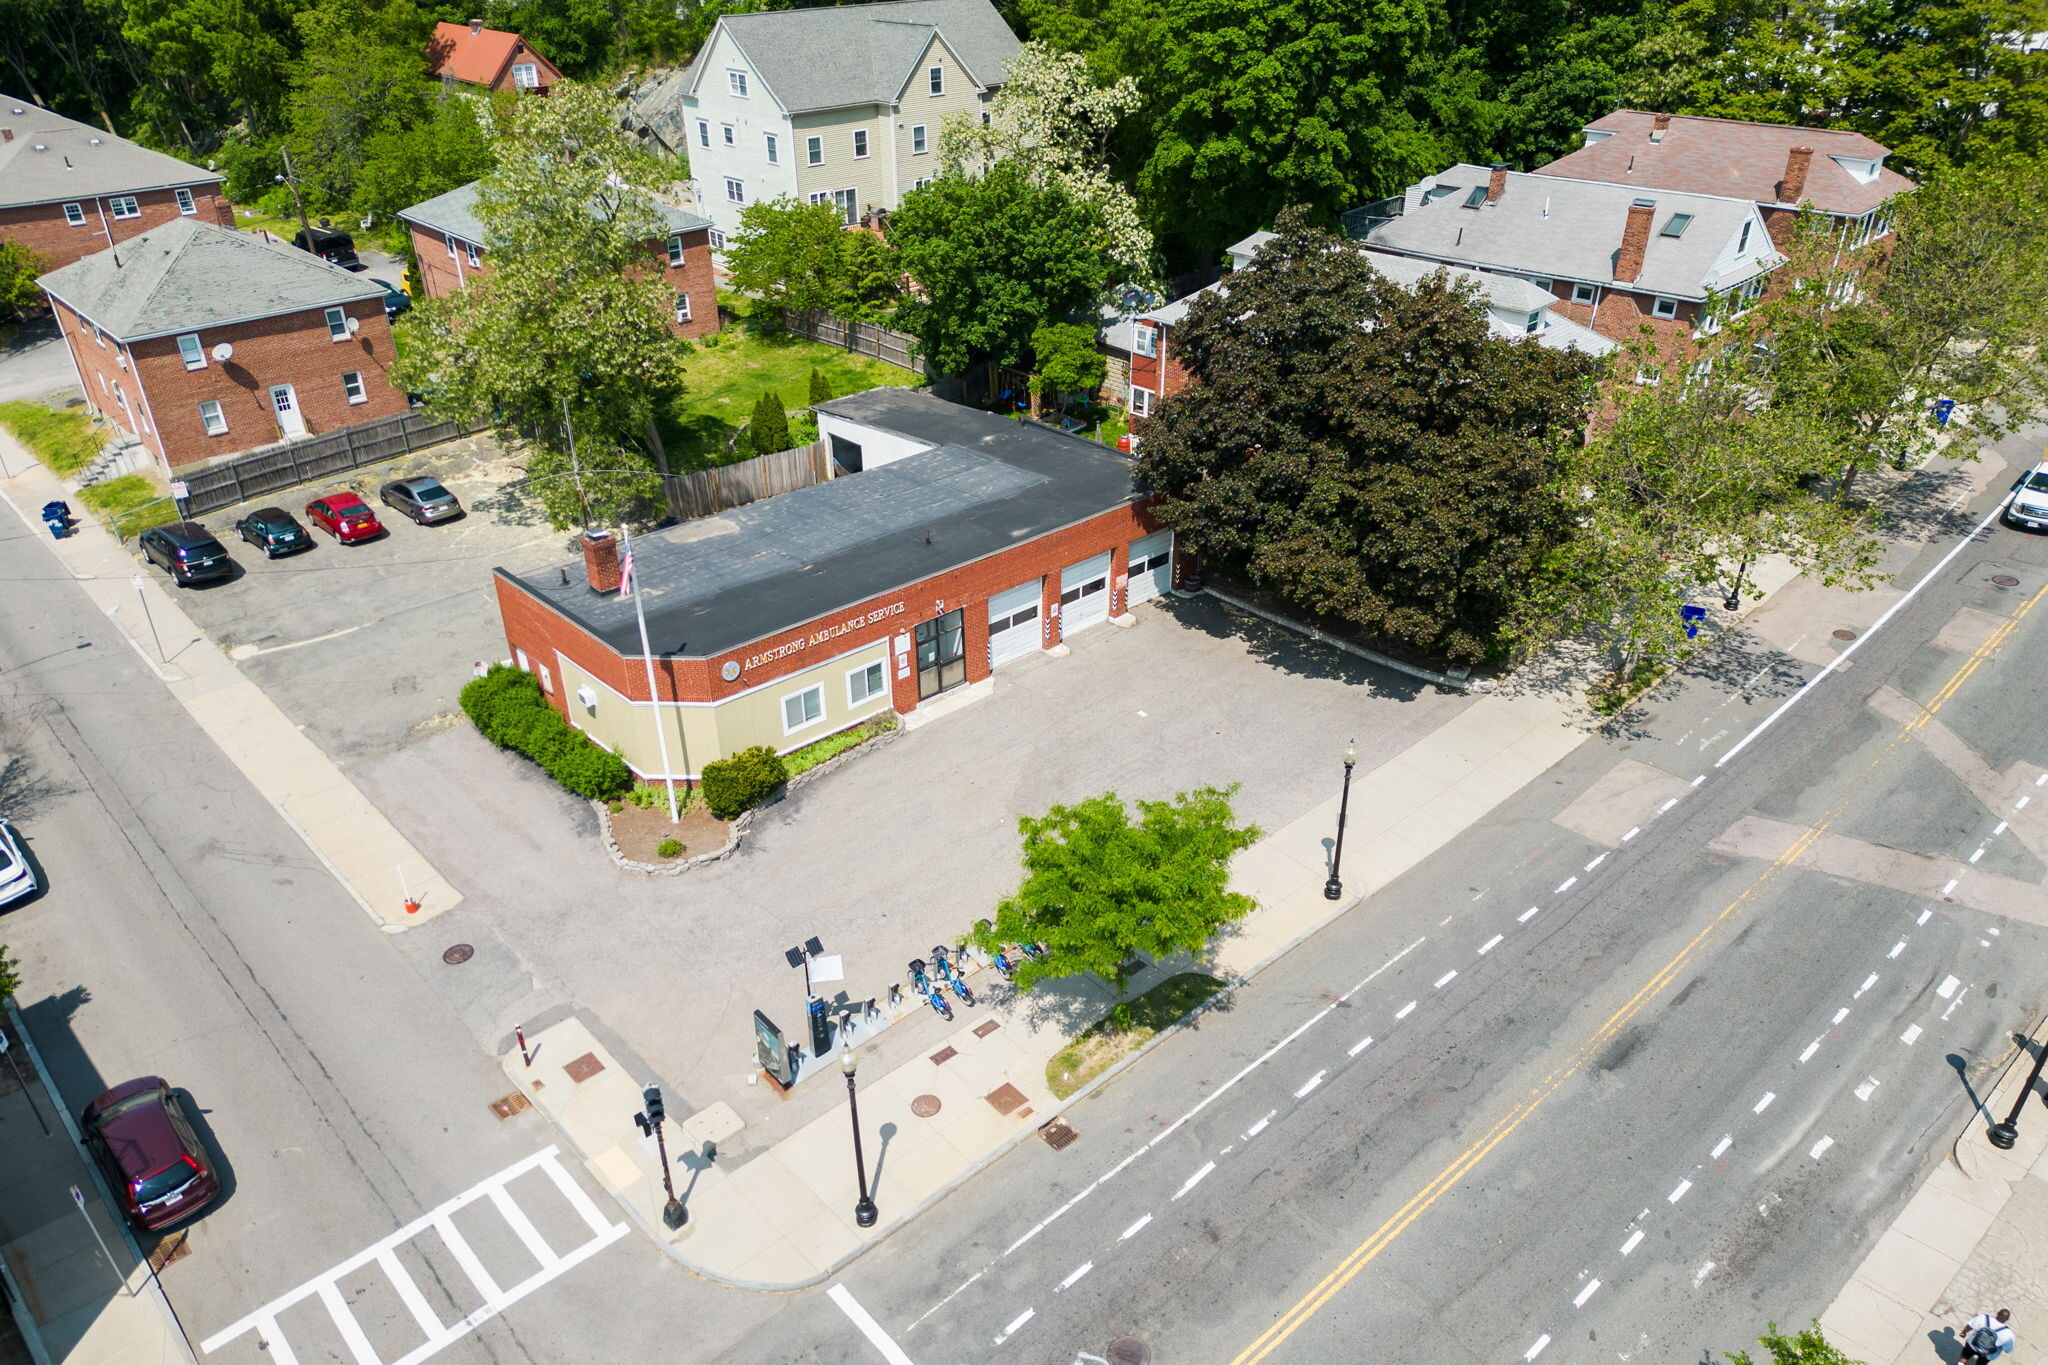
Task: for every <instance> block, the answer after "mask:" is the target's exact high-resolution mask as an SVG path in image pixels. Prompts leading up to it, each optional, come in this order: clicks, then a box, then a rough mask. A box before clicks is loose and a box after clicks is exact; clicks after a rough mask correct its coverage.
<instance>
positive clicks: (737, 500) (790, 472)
mask: <svg viewBox="0 0 2048 1365" xmlns="http://www.w3.org/2000/svg"><path fill="white" fill-rule="evenodd" d="M825 478H826V470H825V443H824V442H823V441H813V442H812V443H811V444H809V445H807V446H798V447H797V448H796V449H794V450H778V451H776V452H775V453H774V454H772V455H757V456H755V457H754V458H753V459H751V460H744V461H742V462H740V463H739V464H728V465H720V466H719V467H718V468H716V469H704V470H699V471H698V472H697V473H695V474H675V475H671V476H670V477H669V479H668V510H669V512H670V513H671V514H672V515H674V516H677V517H681V518H682V519H684V520H685V521H687V520H690V519H692V518H695V517H715V516H717V515H718V514H719V513H720V512H724V511H727V510H729V509H731V508H734V507H744V506H746V505H747V504H748V503H750V502H758V501H760V500H761V499H762V498H772V497H774V496H775V495H776V494H778V493H794V492H795V491H796V490H797V489H799V488H809V487H810V486H811V485H812V484H814V483H823V482H825Z"/></svg>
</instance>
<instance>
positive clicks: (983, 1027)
mask: <svg viewBox="0 0 2048 1365" xmlns="http://www.w3.org/2000/svg"><path fill="white" fill-rule="evenodd" d="M1001 1027H1002V1025H1001V1024H998V1023H997V1022H996V1021H995V1020H993V1019H984V1020H982V1021H981V1022H980V1023H978V1024H976V1025H975V1026H974V1036H975V1037H977V1038H986V1037H988V1036H989V1035H990V1034H991V1033H994V1032H995V1031H996V1030H997V1029H999V1028H1001Z"/></svg>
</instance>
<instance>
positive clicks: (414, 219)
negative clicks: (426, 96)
mask: <svg viewBox="0 0 2048 1365" xmlns="http://www.w3.org/2000/svg"><path fill="white" fill-rule="evenodd" d="M479 183H480V182H478V181H475V180H472V181H470V182H469V183H468V184H467V185H462V186H459V187H457V188H455V189H452V190H450V191H448V193H446V194H438V195H435V196H434V197H433V198H432V199H429V200H427V201H426V202H425V203H423V204H414V205H413V206H412V207H411V208H409V209H400V210H399V212H398V216H399V217H400V218H402V219H404V220H405V221H406V222H408V223H417V224H419V225H420V226H421V227H423V228H426V229H427V230H428V231H429V232H445V233H447V234H449V235H450V236H453V237H456V238H458V239H460V240H462V241H465V242H474V243H476V244H477V245H478V246H480V247H486V248H488V247H489V246H490V244H491V243H490V237H489V233H488V232H487V231H486V230H485V228H484V225H483V224H482V223H480V222H478V221H477V216H476V187H477V185H478V184H479ZM655 207H656V208H657V209H659V210H661V217H662V221H663V222H665V223H667V224H668V230H669V231H670V232H689V231H690V230H692V229H693V228H707V227H710V226H711V220H710V219H709V218H705V217H702V216H701V215H699V214H695V213H692V212H690V211H689V210H688V209H679V208H675V207H673V206H672V205H669V204H656V205H655Z"/></svg>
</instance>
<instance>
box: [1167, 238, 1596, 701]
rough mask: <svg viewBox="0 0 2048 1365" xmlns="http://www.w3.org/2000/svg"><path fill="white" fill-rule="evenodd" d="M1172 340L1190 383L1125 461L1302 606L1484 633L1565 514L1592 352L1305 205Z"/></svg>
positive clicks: (1415, 633)
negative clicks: (1381, 255) (1378, 260)
mask: <svg viewBox="0 0 2048 1365" xmlns="http://www.w3.org/2000/svg"><path fill="white" fill-rule="evenodd" d="M1173 344H1174V346H1175V349H1176V352H1177V354H1178V355H1179V357H1180V362H1181V364H1182V365H1183V366H1185V367H1186V368H1187V369H1188V371H1189V372H1190V374H1191V375H1192V376H1193V377H1194V380H1195V381H1196V382H1195V383H1193V384H1192V385H1191V386H1190V387H1188V388H1187V389H1185V390H1183V391H1182V392H1180V393H1178V394H1175V395H1174V396H1172V397H1170V398H1168V399H1166V400H1165V401H1164V402H1163V403H1162V404H1161V405H1160V409H1159V412H1158V415H1157V416H1156V417H1155V418H1154V419H1153V420H1152V421H1151V422H1150V423H1148V424H1147V426H1146V429H1145V433H1144V444H1143V447H1142V450H1143V458H1142V459H1141V461H1140V465H1139V473H1140V476H1141V477H1142V479H1143V480H1144V481H1145V482H1146V483H1147V484H1148V485H1149V486H1150V487H1152V488H1153V489H1154V490H1156V491H1157V492H1158V493H1159V494H1160V495H1161V496H1162V498H1163V502H1162V503H1161V505H1160V507H1159V511H1158V516H1159V518H1160V520H1161V521H1163V522H1164V523H1166V524H1167V525H1169V526H1171V527H1173V528H1174V529H1175V530H1176V531H1177V532H1179V533H1180V535H1181V536H1182V538H1183V540H1184V542H1185V543H1187V544H1188V545H1189V546H1191V547H1192V548H1193V549H1194V550H1195V551H1196V552H1198V553H1199V554H1200V555H1202V557H1203V558H1204V559H1205V560H1206V561H1208V562H1209V563H1211V564H1214V565H1215V566H1216V567H1217V568H1219V569H1223V570H1227V571H1228V572H1231V573H1234V574H1239V575H1242V576H1244V577H1246V578H1248V579H1249V580H1251V581H1252V582H1253V583H1255V584H1257V585H1259V586H1261V587H1265V588H1269V589H1271V590H1273V591H1275V592H1278V593H1279V594H1280V595H1281V596H1283V597H1285V598H1286V599H1287V600H1289V601H1290V602H1292V603H1294V604H1295V605H1296V606H1298V607H1300V608H1301V609H1303V610H1304V611H1306V612H1308V613H1309V614H1311V615H1313V616H1319V617H1326V618H1330V619H1333V620H1338V621H1343V622H1347V623H1349V624H1351V625H1352V626H1355V627H1357V628H1359V629H1361V630H1363V631H1366V632H1369V633H1371V634H1374V635H1378V636H1381V637H1386V638H1390V639H1393V640H1398V641H1401V642H1404V643H1406V644H1408V645H1410V646H1413V647H1415V648H1417V649H1421V650H1426V651H1428V652H1430V653H1433V654H1437V655H1441V656H1443V657H1447V658H1450V659H1454V660H1460V661H1467V662H1469V661H1475V660H1479V659H1482V658H1485V657H1487V656H1488V655H1490V654H1492V653H1495V652H1496V651H1497V650H1498V649H1499V647H1500V645H1501V642H1502V634H1503V631H1504V629H1505V628H1506V624H1507V622H1508V621H1509V620H1510V618H1511V617H1512V616H1513V615H1514V614H1515V612H1516V611H1517V608H1518V602H1519V599H1520V597H1521V596H1522V594H1523V593H1524V592H1525V591H1526V590H1527V585H1528V579H1529V576H1530V574H1531V573H1532V571H1533V570H1534V569H1535V568H1536V566H1537V565H1538V564H1539V563H1541V562H1542V560H1543V559H1544V558H1545V556H1546V555H1548V554H1550V553H1551V552H1552V551H1553V550H1554V549H1555V548H1556V547H1557V546H1558V545H1560V544H1562V543H1563V542H1564V541H1565V540H1566V539H1567V538H1568V537H1569V536H1570V534H1571V529H1572V516H1571V509H1570V507H1569V505H1568V504H1567V501H1566V498H1565V495H1564V494H1563V492H1562V491H1561V487H1562V484H1563V480H1562V478H1561V476H1562V474H1563V473H1564V471H1565V469H1566V468H1567V467H1568V463H1569V450H1570V447H1571V446H1572V444H1573V443H1574V441H1575V433H1576V432H1577V430H1578V429H1579V427H1580V426H1581V425H1582V423H1583V421H1584V409H1585V405H1586V401H1587V395H1588V390H1589V387H1590V382H1591V379H1592V376H1593V373H1594V366H1593V363H1592V362H1591V361H1589V360H1587V359H1585V358H1584V357H1582V356H1579V355H1577V354H1575V353H1568V352H1559V351H1553V350H1547V349H1544V348H1543V347H1541V346H1539V345H1537V343H1536V342H1535V341H1534V340H1533V339H1532V340H1515V341H1509V340H1504V339H1501V338H1499V337H1495V336H1493V335H1492V334H1491V333H1490V332H1489V330H1488V325H1487V318H1486V313H1485V310H1484V308H1483V307H1482V306H1481V305H1480V303H1479V301H1478V300H1477V299H1476V297H1475V296H1474V295H1473V293H1472V292H1471V290H1470V287H1469V286H1460V285H1454V284H1452V283H1451V282H1450V281H1449V279H1448V278H1447V277H1446V276H1443V275H1436V276H1432V277H1430V278H1428V279H1425V280H1423V281H1422V282H1421V283H1420V284H1419V285H1418V286H1417V287H1416V288H1415V289H1413V290H1412V291H1411V290H1409V289H1406V288H1403V287H1402V286H1400V285H1399V284H1396V283H1394V282H1393V281H1391V280H1389V279H1387V278H1386V277H1385V276H1383V275H1381V274H1380V273H1379V272H1378V271H1376V270H1374V269H1373V267H1372V265H1371V263H1370V261H1369V260H1368V258H1367V257H1366V256H1365V255H1364V254H1363V253H1361V252H1357V251H1353V250H1349V249H1346V248H1345V247H1344V245H1343V243H1342V242H1341V240H1340V239H1337V238H1334V237H1332V236H1330V235H1329V234H1327V233H1325V232H1322V231H1320V230H1318V229H1316V228H1315V227H1313V226H1312V225H1311V224H1310V223H1309V222H1308V216H1307V214H1306V213H1305V212H1303V211H1301V210H1290V211H1289V212H1288V213H1286V214H1284V215H1282V217H1281V220H1280V224H1279V236H1278V237H1277V238H1276V239H1275V240H1273V241H1271V242H1268V243H1267V244H1266V245H1265V247H1263V248H1262V249H1261V250H1260V252H1259V254H1258V255H1257V257H1255V258H1254V259H1253V261H1252V263H1251V264H1250V265H1249V266H1247V267H1245V268H1244V269H1242V270H1239V271H1238V272H1237V273H1236V274H1234V275H1232V276H1230V278H1229V288H1228V291H1227V292H1222V291H1218V292H1213V293H1210V294H1206V295H1204V296H1203V297H1202V298H1201V299H1199V300H1198V301H1197V302H1196V303H1195V305H1194V306H1193V308H1192V309H1191V310H1190V312H1189V314H1188V318H1187V321H1186V322H1184V323H1183V324H1182V325H1181V326H1180V327H1178V328H1176V329H1175V337H1174V343H1173Z"/></svg>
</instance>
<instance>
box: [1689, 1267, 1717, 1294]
mask: <svg viewBox="0 0 2048 1365" xmlns="http://www.w3.org/2000/svg"><path fill="white" fill-rule="evenodd" d="M1713 1273H1714V1263H1713V1262H1712V1261H1708V1262H1707V1263H1706V1264H1704V1265H1702V1266H1701V1267H1700V1268H1699V1269H1698V1270H1695V1271H1694V1272H1693V1274H1692V1287H1693V1288H1694V1289H1698V1288H1699V1287H1700V1285H1701V1283H1703V1282H1704V1281H1705V1280H1706V1278H1707V1276H1709V1275H1711V1274H1713Z"/></svg>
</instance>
